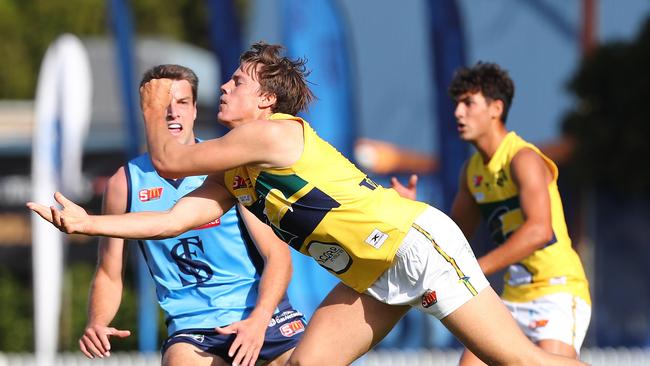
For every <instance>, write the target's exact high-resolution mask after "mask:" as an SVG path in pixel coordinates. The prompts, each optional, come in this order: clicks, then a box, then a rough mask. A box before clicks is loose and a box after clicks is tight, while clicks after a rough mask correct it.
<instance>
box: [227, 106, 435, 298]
mask: <svg viewBox="0 0 650 366" xmlns="http://www.w3.org/2000/svg"><path fill="white" fill-rule="evenodd" d="M270 119H284V120H294V121H296V122H297V123H301V124H302V127H303V136H304V148H303V152H302V155H301V157H300V159H299V160H298V161H297V162H296V163H294V164H293V165H291V166H289V167H286V168H281V169H261V168H255V167H250V166H245V167H238V168H235V169H231V170H229V171H227V172H226V175H225V184H226V187H227V188H228V189H229V190H230V191H231V193H232V194H233V195H234V196H235V197H237V199H238V200H239V202H241V203H242V204H243V205H245V206H247V207H248V208H249V209H250V210H251V212H253V213H254V214H255V215H256V216H257V217H258V218H259V219H260V220H261V221H262V222H266V223H267V224H269V225H270V226H271V227H272V228H273V231H275V233H276V234H277V235H278V237H280V239H282V240H283V241H285V242H286V243H287V244H289V245H290V246H291V247H293V248H294V249H296V250H299V251H300V252H301V253H303V254H305V255H309V256H311V257H313V258H314V259H315V260H316V262H318V264H320V265H321V266H323V267H324V268H326V269H327V270H329V271H330V272H331V273H333V274H334V275H336V276H337V277H338V278H340V279H341V280H342V281H343V283H345V284H346V285H348V286H350V287H351V288H353V289H355V290H356V291H358V292H363V291H365V290H366V289H367V288H368V287H369V286H370V285H371V284H372V283H373V282H374V281H375V280H376V279H377V278H378V277H379V276H380V275H381V274H382V273H383V272H384V271H385V270H386V269H387V268H388V267H389V266H390V264H391V262H392V261H393V257H394V256H395V252H396V251H397V248H398V247H399V245H400V244H401V242H402V239H403V237H404V235H405V234H406V232H407V231H408V230H409V228H410V227H411V224H412V223H413V221H414V220H415V218H416V217H417V216H418V215H419V214H420V213H421V212H423V211H424V209H425V208H426V207H427V205H426V204H424V203H421V202H417V201H412V200H408V199H405V198H402V197H400V196H399V195H398V194H397V192H396V191H395V190H393V189H385V188H383V187H381V186H379V185H377V184H376V183H375V182H373V181H372V180H370V179H369V178H368V177H367V176H366V174H364V173H362V172H361V171H360V170H359V169H357V168H356V167H355V166H354V165H353V164H352V163H351V162H350V161H348V160H347V159H346V158H345V157H344V156H343V155H342V154H341V153H339V152H338V151H337V150H336V149H335V148H334V147H332V146H331V145H330V144H328V143H327V142H325V141H323V140H322V139H321V138H320V137H318V135H316V132H314V130H313V129H312V128H311V127H310V126H309V124H308V123H307V122H306V121H304V120H302V119H301V118H298V117H294V116H291V115H287V114H279V113H278V114H274V115H272V116H271V117H270Z"/></svg>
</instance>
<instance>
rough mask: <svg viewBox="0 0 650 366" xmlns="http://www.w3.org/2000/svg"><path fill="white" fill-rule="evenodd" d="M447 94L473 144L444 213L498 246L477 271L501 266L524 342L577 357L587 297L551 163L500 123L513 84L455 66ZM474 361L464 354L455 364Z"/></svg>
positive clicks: (487, 69) (487, 66)
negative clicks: (485, 231) (483, 226)
mask: <svg viewBox="0 0 650 366" xmlns="http://www.w3.org/2000/svg"><path fill="white" fill-rule="evenodd" d="M449 94H450V95H451V97H452V98H453V99H454V100H455V101H456V103H457V105H456V110H455V117H456V119H457V126H458V133H459V135H460V138H461V139H462V140H463V141H467V142H469V143H471V144H472V145H473V146H474V147H475V148H476V153H475V154H474V155H473V156H472V157H471V158H470V159H469V160H468V161H467V162H466V163H465V165H464V167H463V170H462V173H461V175H460V185H459V190H458V193H457V195H456V198H455V200H454V203H453V205H452V209H451V217H452V218H453V219H454V221H455V222H456V223H457V224H458V226H459V227H460V228H461V230H462V231H463V233H464V234H465V236H466V237H468V238H469V237H471V236H472V234H473V233H474V232H475V230H476V228H477V226H478V224H479V221H480V218H481V216H483V218H484V220H485V222H486V223H487V225H488V227H489V233H490V235H491V236H492V240H493V241H494V242H495V243H496V244H497V245H498V246H497V247H496V248H495V249H493V250H491V251H489V252H488V253H486V254H485V255H484V256H482V257H480V258H478V263H479V265H480V266H481V269H482V270H483V272H484V273H485V274H486V275H491V274H493V273H495V272H498V271H502V270H506V275H505V277H504V280H505V281H504V287H505V288H504V294H503V295H502V297H503V299H504V302H505V303H506V305H507V307H508V308H509V310H510V311H511V313H512V315H513V317H514V318H515V320H516V321H517V322H518V324H519V326H520V327H521V329H522V330H523V331H524V333H525V334H526V335H527V336H528V337H529V338H530V339H531V340H533V341H534V342H535V343H536V344H537V345H538V346H539V347H541V348H542V349H544V350H547V351H549V352H553V353H556V354H561V355H565V356H568V357H574V358H577V357H578V352H579V350H580V346H581V344H582V341H583V340H584V337H585V333H586V331H587V327H588V325H589V319H590V316H591V305H590V303H591V300H590V297H589V286H588V283H587V280H586V277H585V274H584V270H583V268H582V264H581V262H580V259H579V258H578V255H577V254H576V252H575V251H574V250H573V249H572V247H571V240H570V239H569V236H568V233H567V229H566V223H565V220H564V213H563V210H562V203H561V200H560V196H559V193H558V190H557V175H558V174H557V167H556V166H555V164H554V163H553V162H552V161H551V160H550V159H548V158H547V157H546V156H544V155H543V154H542V153H541V152H540V151H539V150H538V149H537V148H536V147H535V146H533V145H531V144H529V143H527V142H525V141H524V140H522V139H521V138H519V137H518V136H517V135H516V134H515V133H514V132H508V130H507V129H506V127H505V122H506V118H507V115H508V109H509V107H510V105H511V102H512V98H513V96H514V83H513V81H512V79H511V78H510V76H509V75H508V73H507V72H506V71H505V70H503V69H501V68H500V67H499V66H498V65H496V64H492V63H478V64H477V65H475V66H474V67H471V68H461V69H459V70H458V71H457V72H456V74H455V75H454V78H453V80H452V82H451V84H450V86H449ZM480 364H483V363H482V362H481V361H480V360H479V359H478V358H477V357H476V356H474V355H473V354H472V353H471V352H469V351H466V352H465V353H464V355H463V358H462V360H461V365H465V366H467V365H480Z"/></svg>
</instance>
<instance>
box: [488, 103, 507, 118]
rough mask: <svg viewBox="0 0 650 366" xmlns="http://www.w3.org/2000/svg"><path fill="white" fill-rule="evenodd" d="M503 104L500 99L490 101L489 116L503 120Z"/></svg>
mask: <svg viewBox="0 0 650 366" xmlns="http://www.w3.org/2000/svg"><path fill="white" fill-rule="evenodd" d="M503 109H504V104H503V101H502V100H501V99H496V100H493V101H492V102H491V103H490V117H492V118H496V119H499V120H503Z"/></svg>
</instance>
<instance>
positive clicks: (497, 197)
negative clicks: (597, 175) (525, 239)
mask: <svg viewBox="0 0 650 366" xmlns="http://www.w3.org/2000/svg"><path fill="white" fill-rule="evenodd" d="M523 148H529V149H532V150H533V151H535V152H536V153H537V154H539V156H541V157H542V159H544V161H545V162H546V165H547V166H548V168H549V169H550V171H551V173H552V175H553V181H552V182H551V183H550V184H549V186H548V192H549V197H550V200H551V221H552V223H551V225H552V227H553V234H554V237H553V240H551V241H550V242H549V243H547V245H546V246H545V247H544V248H541V249H538V250H536V251H535V252H534V253H533V254H531V255H530V256H528V257H526V258H524V259H523V260H522V261H521V262H519V263H517V264H515V265H512V266H510V268H509V269H508V271H507V272H506V274H505V276H504V280H505V285H504V292H503V298H504V299H505V300H508V301H513V302H528V301H532V300H534V299H536V298H538V297H540V296H543V295H547V294H552V293H557V292H568V293H571V294H574V295H576V296H579V297H580V298H582V299H583V300H585V301H586V302H587V303H591V299H590V296H589V284H588V282H587V279H586V276H585V273H584V270H583V268H582V263H581V262H580V258H579V257H578V254H577V253H576V252H575V251H574V250H573V248H572V247H571V239H570V238H569V234H568V231H567V228H566V222H565V220H564V210H563V208H562V200H561V199H560V193H559V191H558V188H557V178H558V169H557V166H556V165H555V163H553V161H552V160H550V159H549V158H548V157H546V156H545V155H544V154H543V153H542V152H541V151H539V149H538V148H537V147H535V146H534V145H532V144H530V143H528V142H526V141H524V140H523V139H522V138H520V137H519V136H517V134H516V133H514V132H509V133H508V134H507V135H506V137H505V138H504V139H503V141H502V142H501V144H500V145H499V147H498V148H497V151H496V152H495V154H494V156H492V158H491V159H490V161H489V162H488V163H487V164H485V163H484V162H483V158H482V157H481V156H480V154H478V152H477V153H475V154H474V155H472V157H471V158H470V160H469V162H468V165H467V176H466V177H465V179H466V181H465V183H466V184H467V187H468V188H469V191H470V193H471V194H472V196H473V197H474V200H475V201H476V202H477V204H478V206H479V209H480V210H481V214H482V216H483V218H484V219H485V220H486V222H487V225H488V228H489V232H490V235H491V237H492V240H493V241H494V242H495V243H496V244H502V243H503V242H505V241H506V240H507V239H508V237H509V236H510V235H511V234H512V233H513V232H514V231H515V230H517V229H518V228H519V227H520V226H521V225H522V224H523V222H524V217H523V214H522V212H521V207H520V203H519V191H518V188H517V186H516V185H515V183H514V182H513V180H512V174H511V172H510V164H511V162H512V159H513V158H514V156H515V155H516V154H517V152H519V151H520V150H521V149H523ZM522 267H523V268H522Z"/></svg>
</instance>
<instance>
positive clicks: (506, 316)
mask: <svg viewBox="0 0 650 366" xmlns="http://www.w3.org/2000/svg"><path fill="white" fill-rule="evenodd" d="M442 322H443V324H445V326H446V327H447V328H448V329H449V330H450V331H451V332H453V333H454V334H455V335H456V337H457V338H458V339H459V340H460V341H461V342H463V344H464V345H465V346H467V348H469V349H470V350H471V351H472V352H473V353H474V354H475V355H477V356H479V357H480V358H481V359H482V360H483V361H485V362H486V363H488V364H490V365H522V366H524V365H526V366H534V365H557V366H561V365H585V364H584V363H582V362H580V361H578V360H576V359H571V358H566V357H562V356H557V355H553V354H551V353H548V352H545V351H543V350H542V349H541V348H539V347H537V346H535V345H534V344H533V343H532V342H531V341H530V340H529V339H528V338H526V336H525V335H524V334H523V332H522V331H521V330H520V329H519V327H518V326H517V324H516V323H515V321H514V319H513V318H512V315H510V312H509V311H508V309H507V308H506V307H505V305H503V303H502V302H501V299H500V298H499V296H498V295H497V294H496V293H495V292H494V290H492V288H491V287H487V288H485V289H484V290H483V291H481V292H480V293H479V294H478V295H477V296H475V297H474V298H472V299H471V300H470V301H468V302H466V303H465V304H463V305H462V306H461V307H460V308H458V309H456V310H455V311H454V312H453V313H451V314H450V315H448V316H447V317H446V318H444V319H442Z"/></svg>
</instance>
